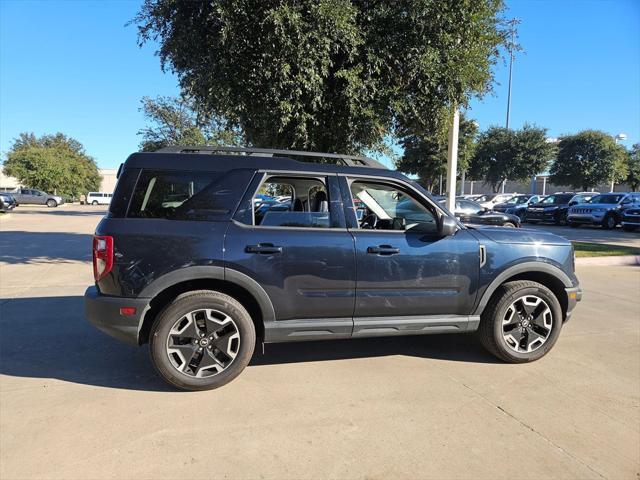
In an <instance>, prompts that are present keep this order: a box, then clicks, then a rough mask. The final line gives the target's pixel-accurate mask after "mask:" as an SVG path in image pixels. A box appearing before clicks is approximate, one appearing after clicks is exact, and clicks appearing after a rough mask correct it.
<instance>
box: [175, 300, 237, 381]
mask: <svg viewBox="0 0 640 480" xmlns="http://www.w3.org/2000/svg"><path fill="white" fill-rule="evenodd" d="M166 349H167V356H168V357H169V361H170V362H171V364H172V365H173V367H174V368H175V369H176V370H178V371H179V372H180V373H182V374H184V375H187V376H189V377H195V378H207V377H212V376H214V375H217V374H218V373H220V372H222V371H224V370H226V369H227V368H229V365H231V364H232V363H233V360H234V359H235V358H236V355H238V352H239V351H240V332H239V330H238V326H237V325H236V322H235V321H234V320H233V319H232V318H231V317H230V316H229V315H227V314H225V313H223V312H221V311H219V310H213V309H210V308H203V309H199V310H194V311H192V312H189V313H187V314H186V315H184V316H182V317H181V318H180V319H178V321H177V322H176V323H174V324H173V327H171V330H170V331H169V335H168V336H167V346H166Z"/></svg>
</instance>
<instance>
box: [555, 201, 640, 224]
mask: <svg viewBox="0 0 640 480" xmlns="http://www.w3.org/2000/svg"><path fill="white" fill-rule="evenodd" d="M634 203H640V193H636V192H630V193H620V192H612V193H603V194H600V195H596V196H595V197H593V198H592V199H591V200H589V202H588V203H584V204H580V205H575V206H573V207H571V208H570V209H569V215H568V217H567V219H568V221H569V225H570V226H572V227H579V226H580V225H601V226H602V228H605V229H607V230H611V229H612V228H615V227H616V225H618V224H619V223H620V222H621V221H622V211H623V210H624V209H625V208H626V207H630V206H631V205H632V204H634Z"/></svg>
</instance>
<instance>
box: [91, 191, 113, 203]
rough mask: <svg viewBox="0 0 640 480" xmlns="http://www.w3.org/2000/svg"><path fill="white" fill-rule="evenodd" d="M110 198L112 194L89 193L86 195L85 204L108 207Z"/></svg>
mask: <svg viewBox="0 0 640 480" xmlns="http://www.w3.org/2000/svg"><path fill="white" fill-rule="evenodd" d="M112 198H113V193H107V192H89V193H88V194H87V200H86V202H87V203H88V204H89V205H109V204H110V203H111V199H112Z"/></svg>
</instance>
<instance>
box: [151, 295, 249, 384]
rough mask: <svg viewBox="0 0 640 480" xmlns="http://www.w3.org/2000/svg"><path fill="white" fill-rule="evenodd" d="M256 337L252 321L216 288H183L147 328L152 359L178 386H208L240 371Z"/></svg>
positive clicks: (224, 381) (165, 377)
mask: <svg viewBox="0 0 640 480" xmlns="http://www.w3.org/2000/svg"><path fill="white" fill-rule="evenodd" d="M255 342H256V332H255V327H254V325H253V321H252V320H251V317H250V316H249V313H248V312H247V311H246V309H245V308H244V307H243V306H242V305H241V304H240V303H239V302H238V301H237V300H236V299H234V298H232V297H230V296H228V295H225V294H223V293H220V292H215V291H210V290H198V291H193V292H188V293H184V294H182V295H180V296H178V297H177V298H176V299H175V300H174V301H173V302H172V303H171V304H169V305H168V306H167V307H166V308H165V309H164V310H163V311H162V312H161V313H160V314H159V315H158V317H157V318H156V321H155V322H154V324H153V327H152V328H151V335H150V341H149V348H150V352H151V359H152V361H153V365H154V367H155V368H156V370H157V371H158V373H159V374H160V376H162V378H163V379H164V380H166V381H167V382H169V383H170V384H171V385H173V386H175V387H177V388H180V389H182V390H211V389H214V388H218V387H221V386H223V385H225V384H226V383H228V382H230V381H231V380H233V379H234V378H235V377H237V376H238V375H240V373H241V372H242V370H244V368H245V367H246V366H247V364H248V363H249V360H251V356H252V355H253V350H254V347H255Z"/></svg>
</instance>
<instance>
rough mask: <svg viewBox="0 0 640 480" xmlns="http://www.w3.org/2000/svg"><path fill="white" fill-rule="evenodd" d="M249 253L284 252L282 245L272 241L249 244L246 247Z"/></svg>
mask: <svg viewBox="0 0 640 480" xmlns="http://www.w3.org/2000/svg"><path fill="white" fill-rule="evenodd" d="M244 251H245V252H247V253H262V254H267V253H282V247H279V246H276V245H274V244H272V243H259V244H258V245H247V246H246V247H245V249H244Z"/></svg>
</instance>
